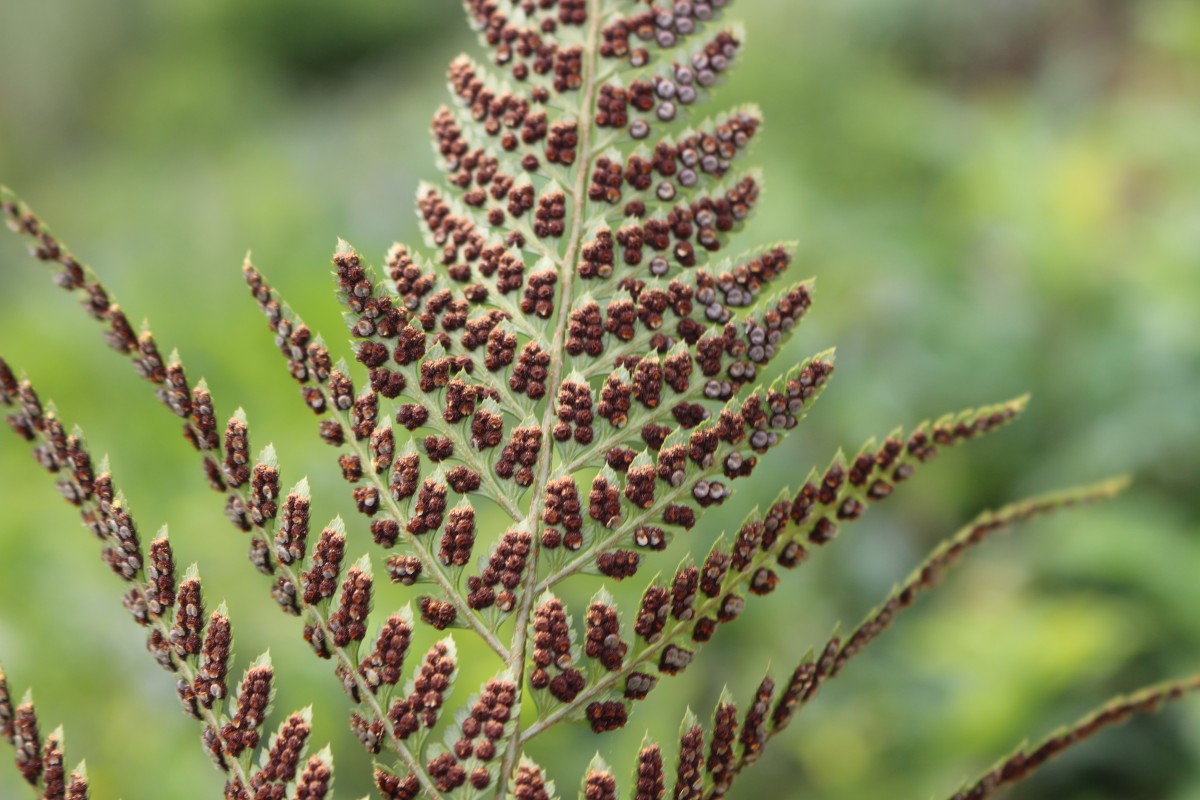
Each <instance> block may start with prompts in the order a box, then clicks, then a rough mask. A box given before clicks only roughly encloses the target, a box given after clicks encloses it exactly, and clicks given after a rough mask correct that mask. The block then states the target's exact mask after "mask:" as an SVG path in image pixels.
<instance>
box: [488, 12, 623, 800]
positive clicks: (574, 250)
mask: <svg viewBox="0 0 1200 800" xmlns="http://www.w3.org/2000/svg"><path fill="white" fill-rule="evenodd" d="M600 5H601V0H587V19H588V23H587V33H586V35H585V38H584V43H583V67H582V69H583V71H582V76H581V77H582V81H583V84H582V85H583V97H582V98H581V100H580V103H579V113H578V115H577V125H578V129H579V132H580V133H579V156H578V159H577V161H576V172H575V184H574V186H573V187H572V188H571V227H570V230H569V238H568V239H567V251H566V254H565V255H564V256H563V260H562V262H561V263H560V264H559V265H558V273H559V275H560V276H561V285H562V288H561V290H560V291H559V295H558V302H557V308H558V319H557V320H556V323H555V328H554V338H553V339H552V340H551V346H550V356H551V361H550V369H549V370H548V375H547V378H546V386H547V388H548V390H549V391H550V392H555V391H557V389H558V385H559V382H560V381H561V380H562V374H563V365H564V362H565V360H566V359H565V351H564V347H563V343H564V341H565V339H566V333H567V325H568V323H569V321H570V316H571V307H572V305H573V298H574V294H573V290H574V279H575V259H576V258H577V257H578V254H579V249H580V247H581V240H582V238H583V219H584V208H585V206H586V205H587V202H588V197H587V182H588V180H589V178H590V169H589V167H590V165H591V163H592V158H593V153H592V113H593V109H594V107H595V104H596V88H597V87H596V84H597V80H596V58H597V51H598V49H599V38H600V22H601V15H600ZM554 420H555V408H554V402H553V400H552V398H548V399H547V401H546V408H545V411H544V412H543V414H542V425H541V428H542V436H543V445H542V451H541V454H540V456H539V459H538V467H537V471H536V473H535V477H534V481H533V486H534V490H535V494H534V495H533V498H532V499H531V501H530V504H529V512H528V514H527V515H526V518H525V519H526V525H527V527H528V530H529V532H530V538H531V545H530V553H529V559H528V561H527V563H526V565H525V581H524V584H523V585H522V587H521V594H520V600H519V607H518V609H517V614H516V620H515V626H514V630H513V639H512V646H511V647H510V648H509V654H510V655H509V660H508V668H509V671H510V672H511V673H512V674H513V676H514V683H515V684H516V687H517V701H518V702H520V698H521V694H522V691H523V687H524V680H525V661H526V658H527V655H528V654H527V650H528V645H529V616H530V613H531V611H532V609H533V603H534V600H535V598H536V597H537V595H538V592H537V585H538V580H537V567H538V556H539V554H540V552H541V537H540V536H538V533H537V527H538V526H537V521H538V518H539V516H540V515H541V511H542V505H543V504H544V503H545V489H546V484H547V483H548V482H549V479H550V470H551V468H552V466H553V463H554V447H553V446H552V445H551V443H550V441H551V440H550V435H549V434H550V431H551V430H552V429H553V426H554ZM522 741H523V738H522V736H521V720H520V718H519V717H518V719H517V722H516V725H515V726H514V728H513V733H512V738H511V739H510V740H509V743H508V748H507V750H506V752H505V754H504V761H503V763H502V765H501V767H500V776H499V783H498V787H497V792H496V796H497V797H503V796H504V794H505V792H506V791H507V786H508V781H509V776H510V775H511V774H512V771H513V768H514V767H515V765H516V761H517V756H518V755H519V753H520V752H521V743H522Z"/></svg>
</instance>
